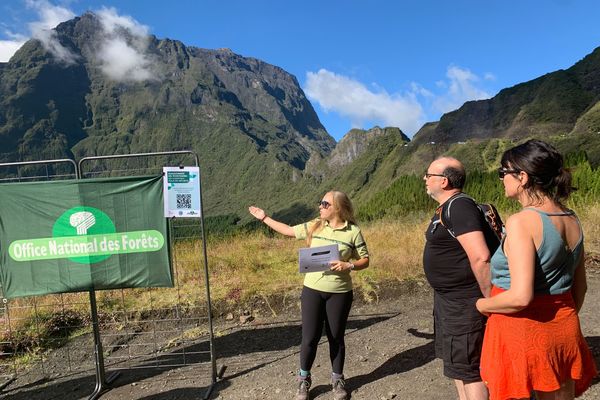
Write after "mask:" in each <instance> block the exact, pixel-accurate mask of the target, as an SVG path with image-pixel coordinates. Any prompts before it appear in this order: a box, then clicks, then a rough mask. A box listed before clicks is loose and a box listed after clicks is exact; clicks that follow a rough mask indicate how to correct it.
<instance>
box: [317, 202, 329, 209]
mask: <svg viewBox="0 0 600 400" xmlns="http://www.w3.org/2000/svg"><path fill="white" fill-rule="evenodd" d="M317 204H318V205H319V207H323V208H324V209H326V210H327V209H328V208H329V206H331V203H330V202H328V201H325V200H321V201H319V202H318V203H317Z"/></svg>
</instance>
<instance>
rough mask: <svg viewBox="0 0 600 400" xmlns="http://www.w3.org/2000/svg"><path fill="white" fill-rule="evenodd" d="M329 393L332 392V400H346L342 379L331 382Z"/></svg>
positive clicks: (344, 384)
mask: <svg viewBox="0 0 600 400" xmlns="http://www.w3.org/2000/svg"><path fill="white" fill-rule="evenodd" d="M331 391H332V392H333V399H334V400H346V399H347V398H348V392H347V391H346V382H345V381H344V379H343V378H338V379H334V380H332V381H331Z"/></svg>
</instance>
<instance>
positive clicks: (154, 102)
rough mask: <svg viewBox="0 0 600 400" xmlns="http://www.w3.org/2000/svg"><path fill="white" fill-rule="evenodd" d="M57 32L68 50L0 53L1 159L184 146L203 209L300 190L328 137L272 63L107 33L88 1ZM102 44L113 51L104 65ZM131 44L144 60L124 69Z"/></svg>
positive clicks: (36, 46) (225, 208) (269, 200)
mask: <svg viewBox="0 0 600 400" xmlns="http://www.w3.org/2000/svg"><path fill="white" fill-rule="evenodd" d="M55 39H56V41H57V44H55V45H56V46H62V51H63V53H65V52H66V53H67V54H70V57H68V58H66V59H62V60H59V59H57V57H56V55H54V56H53V55H52V54H50V53H49V51H48V50H47V49H46V47H45V46H43V45H42V43H41V42H39V41H37V40H30V41H28V42H27V43H26V44H25V45H24V46H23V47H22V48H21V49H20V50H19V51H18V52H17V53H16V54H15V55H14V56H13V57H12V58H11V60H10V61H9V62H8V63H4V64H0V161H2V162H8V161H25V160H43V159H55V158H73V157H75V158H81V157H84V156H93V155H111V154H127V153H144V152H153V151H167V150H180V149H191V150H194V151H196V152H197V153H198V154H199V156H200V166H201V172H202V174H203V184H204V187H205V192H204V194H205V196H204V197H205V199H206V200H205V203H206V204H205V209H206V211H207V213H209V214H210V213H225V212H231V211H236V212H239V211H240V210H241V209H243V206H242V204H248V202H250V201H256V202H261V204H265V205H266V206H275V205H276V204H280V202H282V201H286V200H289V201H291V200H293V199H295V198H303V197H306V194H305V193H306V192H307V190H308V188H309V187H312V186H313V185H314V182H313V181H311V178H310V177H308V178H306V179H305V178H304V177H303V175H304V169H305V167H306V164H307V163H309V162H310V160H311V159H312V158H319V159H321V158H323V157H325V156H326V155H327V154H329V153H330V152H331V151H332V150H333V148H334V147H335V140H334V139H333V138H332V137H331V136H329V134H328V133H327V132H326V131H325V129H324V128H323V126H322V125H321V123H320V121H319V119H318V117H317V115H316V113H315V111H314V109H313V107H312V105H311V104H310V102H309V101H308V100H307V99H306V97H305V95H304V93H303V91H302V89H301V88H300V86H299V84H298V81H297V80H296V78H295V77H294V76H292V75H290V74H289V73H287V72H285V71H284V70H283V69H281V68H279V67H276V66H273V65H270V64H267V63H265V62H263V61H260V60H257V59H254V58H248V57H242V56H240V55H237V54H234V53H233V52H231V51H230V50H228V49H219V50H206V49H200V48H195V47H187V46H185V45H184V44H183V43H181V42H178V41H175V40H170V39H164V40H158V39H156V38H155V37H153V36H150V37H143V36H140V35H137V36H136V35H135V33H131V32H130V31H128V30H126V29H123V28H122V27H120V31H119V32H117V33H115V31H114V30H112V31H111V30H110V29H107V27H106V26H104V22H103V21H102V20H101V19H99V18H98V17H97V16H96V15H94V14H91V13H88V14H85V15H83V16H81V17H78V18H75V19H73V20H70V21H67V22H64V23H62V24H60V25H59V26H58V27H57V28H56V29H55ZM111 40H112V41H111ZM110 46H113V47H115V46H117V47H116V48H117V49H118V50H119V52H120V54H117V56H116V57H113V59H112V61H113V62H114V65H111V64H110V63H109V62H107V57H110V52H109V51H108V50H110V49H111V47H110ZM118 46H121V47H118ZM103 49H104V50H105V51H103ZM136 49H143V51H139V54H138V53H136V54H131V55H130V54H129V53H127V51H129V52H131V51H134V52H135V50H136ZM61 54H62V53H61ZM136 56H137V57H143V60H146V61H147V62H146V63H139V65H138V66H137V68H134V69H131V70H130V71H129V72H128V74H123V73H122V70H124V69H126V68H127V65H126V64H124V63H125V61H127V59H128V57H129V58H130V59H132V60H136V59H135V57H136ZM119 63H121V64H119ZM277 196H281V197H277Z"/></svg>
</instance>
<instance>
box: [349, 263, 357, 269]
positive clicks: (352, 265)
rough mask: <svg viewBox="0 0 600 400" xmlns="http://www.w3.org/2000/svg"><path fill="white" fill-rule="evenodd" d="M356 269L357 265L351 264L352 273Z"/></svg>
mask: <svg viewBox="0 0 600 400" xmlns="http://www.w3.org/2000/svg"><path fill="white" fill-rule="evenodd" d="M354 268H356V267H355V265H354V264H352V263H350V271H354Z"/></svg>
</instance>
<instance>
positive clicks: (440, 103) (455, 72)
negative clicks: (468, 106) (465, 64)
mask: <svg viewBox="0 0 600 400" xmlns="http://www.w3.org/2000/svg"><path fill="white" fill-rule="evenodd" d="M491 76H493V75H492V74H489V73H488V74H487V75H486V80H489V79H490V77H491ZM446 77H447V78H448V79H449V81H448V82H446V81H438V82H437V83H436V84H437V86H438V87H439V88H442V89H445V90H446V92H445V93H443V94H441V95H439V96H437V97H436V98H435V99H434V100H433V103H432V104H433V111H434V112H438V113H442V114H443V113H447V112H449V111H453V110H456V109H457V108H459V107H460V106H462V105H463V104H464V103H465V102H466V101H470V100H482V99H489V98H490V97H492V96H491V94H490V93H488V92H487V91H485V90H483V89H481V88H479V87H478V85H479V82H480V79H479V77H478V76H477V75H475V74H474V73H472V72H471V71H470V70H469V69H466V68H461V67H458V66H453V65H451V66H449V67H448V69H447V71H446Z"/></svg>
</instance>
